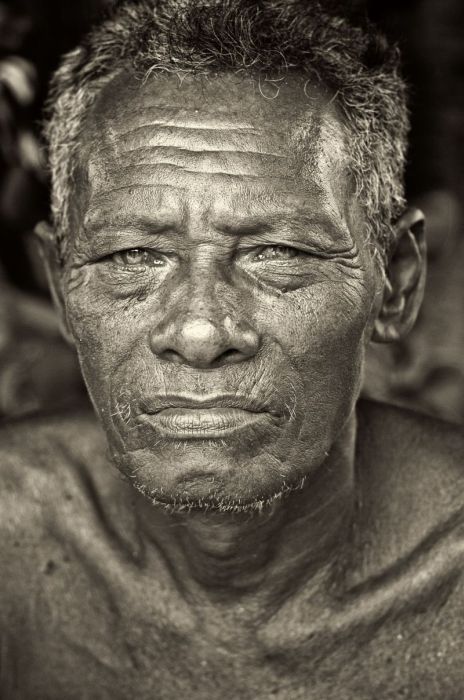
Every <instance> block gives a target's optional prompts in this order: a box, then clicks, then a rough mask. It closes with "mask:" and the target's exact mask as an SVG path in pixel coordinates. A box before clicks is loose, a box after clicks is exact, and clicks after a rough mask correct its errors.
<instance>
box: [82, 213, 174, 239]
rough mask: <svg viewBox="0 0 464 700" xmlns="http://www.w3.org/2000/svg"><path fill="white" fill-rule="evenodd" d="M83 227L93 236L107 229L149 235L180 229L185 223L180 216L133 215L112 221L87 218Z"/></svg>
mask: <svg viewBox="0 0 464 700" xmlns="http://www.w3.org/2000/svg"><path fill="white" fill-rule="evenodd" d="M83 228H84V231H85V233H86V234H91V235H92V236H94V235H98V234H99V233H103V232H105V231H110V230H111V231H123V230H124V231H130V230H132V231H137V233H144V234H147V235H150V234H151V235H153V234H160V233H165V232H166V231H180V230H181V229H182V228H183V224H182V222H181V220H180V219H179V218H174V217H168V216H165V217H158V218H156V217H149V216H131V217H127V216H124V217H117V218H114V219H112V220H111V221H106V220H98V219H96V220H93V221H92V220H90V221H89V220H85V221H84V224H83Z"/></svg>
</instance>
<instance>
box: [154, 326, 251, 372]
mask: <svg viewBox="0 0 464 700" xmlns="http://www.w3.org/2000/svg"><path fill="white" fill-rule="evenodd" d="M150 346H151V349H152V351H153V352H154V353H155V355H157V356H158V357H160V358H161V359H163V360H167V361H169V362H174V363H176V364H182V365H188V366H190V367H196V368H198V369H210V368H213V367H220V366H222V365H228V364H235V363H237V362H242V361H243V360H247V359H249V358H250V357H253V356H254V355H255V354H256V353H257V352H258V350H259V346H260V336H259V334H258V333H257V331H256V330H255V329H254V328H252V326H251V325H249V324H248V323H247V322H245V321H242V320H240V321H239V320H237V321H235V320H233V319H232V318H231V317H230V316H228V315H225V316H223V317H222V318H217V317H216V316H215V317H212V316H206V315H199V314H192V313H187V314H184V315H181V316H178V317H177V318H175V319H173V318H171V319H168V320H166V321H162V322H161V323H160V324H158V325H157V326H156V327H155V328H154V329H153V330H152V332H151V335H150Z"/></svg>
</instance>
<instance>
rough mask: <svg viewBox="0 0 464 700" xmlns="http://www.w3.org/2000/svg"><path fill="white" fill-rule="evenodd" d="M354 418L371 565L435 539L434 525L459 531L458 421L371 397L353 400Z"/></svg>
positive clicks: (463, 500) (463, 457) (463, 512)
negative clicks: (355, 405)
mask: <svg viewBox="0 0 464 700" xmlns="http://www.w3.org/2000/svg"><path fill="white" fill-rule="evenodd" d="M358 425H359V428H358V448H357V453H358V456H357V470H358V483H359V484H360V486H359V488H360V498H361V500H362V501H363V504H364V506H363V508H364V511H363V518H364V519H365V524H366V530H367V529H368V528H369V531H370V533H371V534H370V535H369V536H370V537H371V538H372V539H373V540H374V541H373V544H374V547H375V551H376V552H377V553H378V557H379V561H377V562H376V566H377V565H378V566H379V568H383V567H384V566H388V564H389V562H390V561H394V560H397V559H400V558H402V557H407V556H409V555H410V554H411V553H413V552H414V551H419V550H420V548H421V547H423V546H424V547H425V546H426V543H427V542H431V541H432V540H433V541H436V543H437V546H438V547H440V546H441V545H440V542H441V541H442V538H441V535H440V533H442V532H443V533H444V532H446V531H448V529H449V528H451V529H453V528H454V529H455V532H458V531H460V530H461V529H462V528H461V526H462V523H464V433H463V430H462V428H460V427H459V426H456V425H451V424H448V423H446V422H443V421H440V420H437V419H435V418H431V417H428V416H425V415H421V414H418V413H415V412H413V411H409V410H406V409H402V408H397V407H394V406H388V405H385V404H381V403H375V402H371V401H363V402H360V404H359V407H358ZM372 523H375V527H374V526H372ZM367 524H368V525H367ZM445 539H446V538H445ZM445 539H443V546H445Z"/></svg>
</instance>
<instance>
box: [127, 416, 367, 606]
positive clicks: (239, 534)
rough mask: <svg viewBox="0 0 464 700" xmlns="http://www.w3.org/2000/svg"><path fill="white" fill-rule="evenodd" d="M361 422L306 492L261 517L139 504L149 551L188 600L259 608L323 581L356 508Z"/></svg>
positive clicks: (347, 432)
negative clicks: (159, 554) (160, 556)
mask: <svg viewBox="0 0 464 700" xmlns="http://www.w3.org/2000/svg"><path fill="white" fill-rule="evenodd" d="M355 433H356V425H355V416H354V414H353V416H352V418H351V419H350V420H349V422H348V424H347V425H346V427H345V429H344V431H343V433H342V434H341V435H340V437H339V439H338V440H337V442H336V444H335V445H334V446H333V448H332V450H331V452H330V454H329V455H328V457H327V459H326V460H325V462H324V463H323V464H321V465H320V467H319V468H318V469H317V470H316V472H315V474H314V475H312V476H311V477H309V478H308V479H307V480H306V481H305V483H304V485H303V486H302V487H301V488H300V489H297V490H295V491H293V492H290V493H287V494H286V495H285V496H283V497H282V498H280V499H276V500H275V501H274V503H273V504H272V505H271V506H269V507H268V508H266V509H263V511H261V512H257V513H239V514H228V513H215V512H212V511H207V512H198V511H191V512H189V513H169V512H166V511H164V510H161V509H159V508H156V507H153V506H152V505H151V503H150V502H149V501H148V500H146V499H144V498H143V497H140V498H139V499H138V500H137V505H136V508H137V516H138V519H139V524H140V529H141V532H142V536H143V537H144V538H145V539H146V543H147V546H153V545H155V547H158V548H160V549H161V550H162V551H163V553H164V556H165V557H167V559H168V561H169V568H170V570H171V572H172V575H173V576H174V577H176V579H177V582H178V584H179V585H178V588H180V589H181V590H183V591H184V592H185V593H186V594H187V595H189V598H190V599H192V597H193V599H195V598H197V599H198V598H203V599H204V597H205V596H206V597H208V598H210V599H211V598H214V599H215V600H216V601H220V602H223V603H226V604H227V603H233V602H239V601H240V604H241V605H242V604H243V600H244V599H245V598H246V599H248V600H250V598H251V599H252V600H253V601H254V604H256V602H257V601H259V604H260V607H262V606H264V607H266V606H268V605H269V604H270V601H272V606H273V607H275V606H276V604H277V605H278V604H279V601H281V600H282V599H285V598H288V596H289V595H290V594H292V593H294V592H295V589H298V588H302V587H303V586H306V585H307V584H308V582H309V581H313V582H320V581H322V580H324V576H323V573H324V572H327V571H328V569H330V568H331V566H332V565H334V564H335V563H336V562H337V561H338V559H339V557H341V554H342V552H344V549H345V547H344V545H346V539H347V534H348V530H349V528H348V527H347V526H348V523H349V521H350V519H351V516H352V510H353V502H354V447H355V445H354V442H355Z"/></svg>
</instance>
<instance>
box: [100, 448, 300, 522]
mask: <svg viewBox="0 0 464 700" xmlns="http://www.w3.org/2000/svg"><path fill="white" fill-rule="evenodd" d="M170 447H171V449H170V454H169V457H170V458H169V459H167V458H166V457H167V455H166V454H164V455H163V452H164V450H163V449H162V448H161V449H160V450H159V451H158V452H153V451H152V450H149V449H142V450H137V451H136V452H134V453H124V454H122V455H117V454H113V461H114V463H115V464H116V466H117V468H118V469H119V471H121V472H122V473H123V474H124V475H125V476H126V477H127V478H128V479H129V481H130V483H131V484H132V485H133V486H134V487H135V488H136V489H137V490H138V491H140V493H142V494H143V495H144V496H145V497H146V498H148V499H149V500H150V501H151V502H152V503H153V504H154V505H157V506H160V507H163V508H165V509H168V510H170V511H179V512H181V511H186V510H197V511H204V512H206V511H216V512H229V513H233V512H235V513H239V512H253V511H261V510H263V508H267V507H269V506H271V505H272V504H273V503H274V502H275V501H277V500H278V499H281V498H282V497H284V496H285V494H287V493H290V492H292V491H294V490H297V489H299V488H301V487H302V486H303V483H304V480H305V478H306V477H305V475H304V474H301V473H299V472H295V473H294V472H291V473H286V472H285V466H284V465H283V464H282V463H280V462H278V461H277V460H276V459H275V458H274V459H272V458H270V457H269V456H268V458H267V459H266V458H265V457H263V455H262V454H259V455H256V456H255V457H254V458H253V457H252V456H250V455H248V458H247V459H245V460H244V459H243V458H242V459H241V460H239V461H238V460H237V459H235V458H234V455H231V454H229V453H228V451H227V449H225V448H224V446H223V445H221V444H218V442H217V441H214V442H213V441H212V442H211V443H209V444H208V443H207V441H204V442H202V443H201V444H198V445H196V446H191V445H187V446H186V445H185V443H184V444H180V445H178V446H177V449H176V450H175V451H174V453H173V452H172V451H171V450H172V445H171V446H170ZM287 468H288V467H287Z"/></svg>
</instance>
